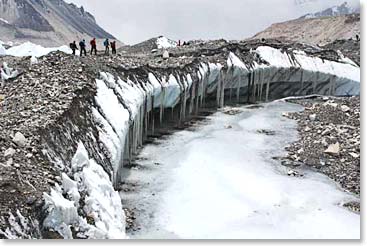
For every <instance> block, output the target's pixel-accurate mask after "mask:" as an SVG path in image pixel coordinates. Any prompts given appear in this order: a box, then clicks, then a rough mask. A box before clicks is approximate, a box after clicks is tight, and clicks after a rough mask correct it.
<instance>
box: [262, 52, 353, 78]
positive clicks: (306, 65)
mask: <svg viewBox="0 0 367 246" xmlns="http://www.w3.org/2000/svg"><path fill="white" fill-rule="evenodd" d="M256 53H258V54H259V55H260V57H261V58H262V59H264V60H265V61H267V62H268V63H269V64H270V66H272V67H276V68H290V67H295V68H302V69H304V70H306V71H309V72H319V73H324V74H328V75H335V76H337V77H338V79H340V80H343V79H344V80H346V79H347V80H350V81H354V82H358V83H359V82H360V68H359V67H358V66H357V65H356V64H355V63H354V62H352V61H351V60H350V59H341V61H340V62H335V61H329V60H322V59H321V58H318V57H312V56H308V55H306V53H305V52H303V51H294V52H293V53H294V59H293V58H291V57H290V56H289V55H288V54H287V53H283V52H282V51H281V50H279V49H275V48H272V47H268V46H260V47H258V48H257V49H256Z"/></svg>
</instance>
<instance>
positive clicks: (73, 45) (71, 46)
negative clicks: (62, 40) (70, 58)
mask: <svg viewBox="0 0 367 246" xmlns="http://www.w3.org/2000/svg"><path fill="white" fill-rule="evenodd" d="M70 49H71V50H72V51H73V55H75V51H76V50H77V49H78V47H77V46H76V42H75V41H74V42H72V43H70Z"/></svg>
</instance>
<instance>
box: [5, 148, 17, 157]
mask: <svg viewBox="0 0 367 246" xmlns="http://www.w3.org/2000/svg"><path fill="white" fill-rule="evenodd" d="M15 153H16V151H15V149H13V148H9V149H7V150H5V153H4V157H8V156H13V155H15Z"/></svg>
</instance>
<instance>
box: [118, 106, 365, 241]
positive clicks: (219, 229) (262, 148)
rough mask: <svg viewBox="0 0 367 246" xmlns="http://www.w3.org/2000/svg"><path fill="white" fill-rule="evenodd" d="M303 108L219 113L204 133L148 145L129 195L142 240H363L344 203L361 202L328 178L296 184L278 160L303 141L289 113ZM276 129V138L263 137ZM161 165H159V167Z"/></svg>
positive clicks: (308, 177) (313, 176)
mask: <svg viewBox="0 0 367 246" xmlns="http://www.w3.org/2000/svg"><path fill="white" fill-rule="evenodd" d="M300 109H301V108H300V106H296V105H292V104H288V103H284V102H274V103H270V104H265V105H264V108H263V109H258V110H253V109H246V108H245V107H242V108H240V110H242V111H243V113H241V114H239V115H235V116H230V115H226V114H223V113H217V114H215V115H214V116H212V117H211V120H210V122H209V123H208V124H206V125H204V126H201V127H200V128H199V129H198V130H197V131H182V132H178V133H176V134H174V135H173V136H172V137H171V138H169V139H168V140H167V139H166V140H164V141H161V144H160V145H150V146H147V147H146V148H145V149H144V150H143V151H142V153H141V157H143V158H147V159H148V160H147V161H140V162H139V164H140V165H142V168H140V169H139V170H131V174H130V175H129V177H128V179H127V180H126V183H129V182H132V183H134V182H137V184H138V187H141V190H139V191H136V192H134V194H131V193H128V194H126V193H122V196H123V198H124V200H126V201H127V204H129V203H131V205H132V206H134V207H136V208H137V211H136V214H137V215H138V216H137V217H138V219H137V223H138V225H139V226H140V227H142V230H141V231H140V232H139V233H137V234H133V235H132V236H133V237H136V238H185V239H209V238H210V239H213V238H214V239H215V238H219V239H227V238H233V239H235V238H238V239H267V238H278V239H301V238H308V239H323V238H326V239H337V238H343V239H351V238H353V239H357V238H359V237H360V216H359V215H357V214H354V213H352V212H349V211H348V210H346V209H345V208H343V207H342V206H341V204H342V203H344V202H348V201H352V200H357V198H355V197H354V196H352V195H349V194H347V193H344V192H343V191H342V190H341V189H340V188H339V187H338V186H337V185H336V184H335V183H334V182H333V181H331V180H330V179H329V178H327V177H326V176H323V175H321V174H318V173H315V172H313V171H308V170H303V172H304V175H305V176H304V177H303V178H297V177H289V176H288V175H287V173H288V170H289V169H287V168H286V167H283V166H281V165H280V164H279V163H278V162H277V161H274V160H272V157H273V156H280V155H282V154H284V151H283V148H284V146H285V145H287V144H288V143H290V142H292V141H295V140H296V138H297V131H296V127H297V126H296V122H294V121H291V120H288V119H285V118H283V117H282V116H281V115H282V113H283V112H289V111H295V110H300ZM261 129H266V130H274V131H275V132H276V135H275V136H267V135H264V134H260V133H258V132H257V130H261ZM157 163H158V164H159V165H156V164H157Z"/></svg>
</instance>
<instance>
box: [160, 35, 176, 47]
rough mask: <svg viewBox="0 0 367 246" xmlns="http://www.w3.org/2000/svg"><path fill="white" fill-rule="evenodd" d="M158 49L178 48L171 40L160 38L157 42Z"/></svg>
mask: <svg viewBox="0 0 367 246" xmlns="http://www.w3.org/2000/svg"><path fill="white" fill-rule="evenodd" d="M156 44H157V46H158V49H168V48H174V47H177V43H176V42H175V41H173V40H170V39H168V38H166V37H159V38H158V39H157V42H156Z"/></svg>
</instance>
